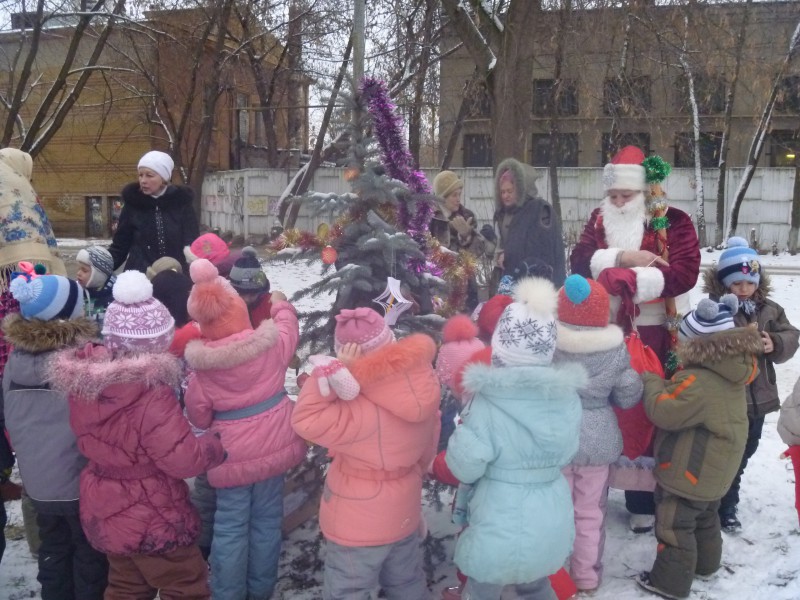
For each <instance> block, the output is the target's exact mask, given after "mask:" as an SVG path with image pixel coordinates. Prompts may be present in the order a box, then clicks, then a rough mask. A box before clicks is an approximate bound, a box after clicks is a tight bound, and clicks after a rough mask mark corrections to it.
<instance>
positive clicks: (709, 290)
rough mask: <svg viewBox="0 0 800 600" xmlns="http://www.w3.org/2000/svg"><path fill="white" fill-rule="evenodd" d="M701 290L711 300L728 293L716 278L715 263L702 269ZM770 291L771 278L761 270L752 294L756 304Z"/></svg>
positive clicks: (767, 295) (761, 301)
mask: <svg viewBox="0 0 800 600" xmlns="http://www.w3.org/2000/svg"><path fill="white" fill-rule="evenodd" d="M703 292H704V293H706V294H708V296H709V298H711V299H712V300H719V299H720V298H721V297H722V296H724V295H725V294H728V293H730V292H729V291H728V290H727V289H725V286H724V285H723V284H722V282H721V281H720V280H719V279H718V278H717V265H712V266H710V267H708V268H707V269H706V270H705V271H703ZM771 292H772V280H771V278H770V276H769V274H768V273H765V272H764V270H763V269H762V270H761V278H760V279H759V282H758V288H757V289H756V292H755V294H753V300H755V302H756V304H762V303H763V302H764V301H765V300H767V298H768V297H769V295H770V293H771Z"/></svg>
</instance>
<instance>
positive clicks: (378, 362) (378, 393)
mask: <svg viewBox="0 0 800 600" xmlns="http://www.w3.org/2000/svg"><path fill="white" fill-rule="evenodd" d="M435 354H436V345H435V344H434V342H433V340H432V339H431V338H429V337H428V336H426V335H422V334H415V335H410V336H408V337H407V338H404V339H402V340H400V341H399V342H397V343H391V344H387V345H385V346H382V347H380V348H378V349H377V350H375V351H373V352H370V353H369V354H367V355H365V356H363V357H361V358H359V359H358V360H356V361H355V362H354V363H353V364H352V365H350V367H349V368H350V371H351V373H352V375H353V376H354V377H355V379H356V380H357V381H358V383H359V386H360V388H361V389H360V393H359V395H358V396H356V398H355V399H353V400H350V401H344V400H340V399H339V398H337V397H336V395H335V394H333V393H331V394H330V395H327V396H323V395H322V394H321V393H320V390H319V384H318V382H317V376H316V375H312V376H311V378H310V379H309V380H308V381H307V382H306V383H305V384H304V385H303V389H302V390H301V391H300V396H299V397H298V399H297V405H296V406H295V409H294V413H293V415H292V425H293V426H294V428H295V431H297V433H299V434H300V435H301V436H302V437H303V438H305V439H307V440H309V441H312V442H314V443H317V444H319V445H321V446H324V447H325V448H328V449H329V450H330V453H331V454H332V455H333V462H332V463H331V466H330V468H329V469H328V475H327V477H326V480H325V490H324V492H323V496H322V502H321V506H320V515H319V523H320V528H321V529H322V532H323V534H324V535H325V537H326V538H327V539H329V540H331V541H333V542H335V543H337V544H341V545H343V546H380V545H384V544H391V543H393V542H397V541H399V540H402V539H404V538H406V537H408V536H409V535H411V534H412V533H413V532H414V531H416V530H417V528H418V527H419V523H420V517H421V506H420V494H421V493H422V478H423V474H424V472H425V470H426V468H427V466H428V464H429V463H430V462H431V460H433V457H434V455H435V452H436V442H437V440H438V437H439V415H438V413H439V399H440V386H439V381H438V379H437V378H436V373H435V372H434V370H433V368H432V366H431V365H432V363H433V357H434V355H435Z"/></svg>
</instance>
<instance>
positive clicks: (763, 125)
mask: <svg viewBox="0 0 800 600" xmlns="http://www.w3.org/2000/svg"><path fill="white" fill-rule="evenodd" d="M798 47H800V21H798V23H797V26H796V27H795V30H794V34H793V35H792V38H791V40H790V41H789V49H788V50H787V52H786V54H785V55H784V57H783V61H781V66H780V68H779V69H778V73H777V75H776V76H775V79H774V80H773V83H772V89H771V90H770V93H769V98H768V99H767V103H766V105H765V106H764V110H763V112H762V113H761V120H760V121H759V123H758V127H757V128H756V131H755V133H754V134H753V141H752V142H751V144H750V151H749V152H748V153H747V165H746V168H745V170H744V174H743V175H742V179H741V181H740V182H739V187H738V188H737V190H736V197H735V198H734V202H733V207H732V208H731V218H730V221H729V223H728V237H730V236H732V235H735V231H736V227H737V225H738V224H739V210H740V209H741V206H742V202H743V201H744V196H745V194H746V193H747V188H748V186H749V185H750V181H751V180H752V179H753V175H754V174H755V170H756V166H757V165H758V159H759V158H760V157H761V152H762V150H763V149H764V138H766V136H767V130H768V129H769V124H770V122H771V121H772V111H773V110H774V108H775V101H776V100H777V99H778V89H779V88H780V85H781V81H782V80H783V76H784V75H785V73H786V70H787V68H788V67H789V64H790V63H791V61H792V58H793V57H794V55H795V52H796V51H797V49H798Z"/></svg>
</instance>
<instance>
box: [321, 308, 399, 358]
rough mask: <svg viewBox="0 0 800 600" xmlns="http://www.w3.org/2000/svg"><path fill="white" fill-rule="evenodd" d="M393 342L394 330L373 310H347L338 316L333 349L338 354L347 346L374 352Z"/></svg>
mask: <svg viewBox="0 0 800 600" xmlns="http://www.w3.org/2000/svg"><path fill="white" fill-rule="evenodd" d="M393 341H394V334H393V333H392V330H391V329H389V327H388V326H387V325H386V321H384V320H383V317H381V316H380V315H379V314H378V313H377V312H375V311H374V310H372V309H371V308H366V307H360V308H354V309H352V310H349V309H346V308H345V309H342V311H341V312H340V313H339V314H338V315H336V329H335V330H334V332H333V348H334V350H336V352H339V350H341V348H342V346H344V345H345V344H358V345H359V346H361V351H362V352H364V353H366V352H372V351H373V350H377V349H378V348H380V347H381V346H383V345H385V344H388V343H390V342H393Z"/></svg>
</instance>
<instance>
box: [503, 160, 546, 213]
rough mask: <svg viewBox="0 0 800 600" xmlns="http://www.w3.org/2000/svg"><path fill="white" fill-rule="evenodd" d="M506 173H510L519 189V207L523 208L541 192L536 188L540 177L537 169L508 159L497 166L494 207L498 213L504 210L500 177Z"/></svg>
mask: <svg viewBox="0 0 800 600" xmlns="http://www.w3.org/2000/svg"><path fill="white" fill-rule="evenodd" d="M504 171H510V172H511V175H512V177H513V178H514V184H515V185H516V187H517V194H518V196H519V198H518V199H517V206H522V205H523V204H525V203H526V202H527V201H528V200H529V199H530V198H536V197H538V196H539V190H538V188H537V187H536V180H537V179H539V175H538V174H537V173H536V169H534V167H532V166H530V165H526V164H523V163H521V162H519V161H518V160H517V159H515V158H507V159H505V160H504V161H502V162H501V163H500V164H499V165H497V169H496V170H495V177H494V207H495V210H496V211H497V212H500V211H502V210H503V208H504V205H503V203H502V201H501V200H500V175H501V174H502V173H503V172H504Z"/></svg>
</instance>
